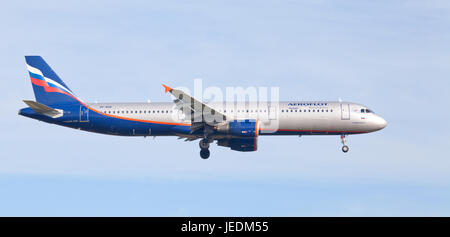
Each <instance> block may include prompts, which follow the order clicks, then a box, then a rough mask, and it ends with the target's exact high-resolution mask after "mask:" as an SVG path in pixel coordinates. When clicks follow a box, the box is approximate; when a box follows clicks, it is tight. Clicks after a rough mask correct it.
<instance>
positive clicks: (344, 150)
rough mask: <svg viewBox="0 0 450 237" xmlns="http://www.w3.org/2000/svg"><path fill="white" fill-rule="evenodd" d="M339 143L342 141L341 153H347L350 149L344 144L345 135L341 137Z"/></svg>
mask: <svg viewBox="0 0 450 237" xmlns="http://www.w3.org/2000/svg"><path fill="white" fill-rule="evenodd" d="M341 141H342V145H343V146H342V152H344V153H347V152H348V150H349V149H350V148H348V146H347V145H346V144H345V142H346V139H345V135H341Z"/></svg>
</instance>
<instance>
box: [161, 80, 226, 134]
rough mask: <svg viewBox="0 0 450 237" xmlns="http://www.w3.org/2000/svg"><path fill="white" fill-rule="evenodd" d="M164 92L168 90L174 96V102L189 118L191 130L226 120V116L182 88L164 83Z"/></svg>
mask: <svg viewBox="0 0 450 237" xmlns="http://www.w3.org/2000/svg"><path fill="white" fill-rule="evenodd" d="M163 86H164V89H165V92H166V93H167V92H170V93H171V94H172V95H173V96H174V97H175V100H174V103H175V104H176V106H177V108H178V109H180V110H181V111H182V112H183V114H184V115H185V116H186V118H187V119H190V120H191V124H192V125H191V130H193V131H196V130H198V129H200V128H203V127H204V126H205V124H207V125H210V126H213V125H214V124H217V123H220V122H222V121H225V120H227V118H226V116H225V115H224V114H222V113H220V112H219V111H217V110H215V109H213V108H211V107H209V106H208V105H206V104H204V103H202V102H200V101H198V100H196V99H195V98H193V97H192V96H190V95H189V94H187V93H185V92H183V91H182V90H178V89H173V88H171V87H168V86H166V85H164V84H163Z"/></svg>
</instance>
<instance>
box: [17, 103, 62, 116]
mask: <svg viewBox="0 0 450 237" xmlns="http://www.w3.org/2000/svg"><path fill="white" fill-rule="evenodd" d="M23 102H25V104H27V105H28V106H29V107H30V108H31V109H32V110H34V112H36V113H39V114H43V115H46V116H49V117H51V118H58V117H61V116H63V111H62V110H60V109H53V108H50V107H48V106H47V105H44V104H41V103H38V102H36V101H32V100H24V101H23Z"/></svg>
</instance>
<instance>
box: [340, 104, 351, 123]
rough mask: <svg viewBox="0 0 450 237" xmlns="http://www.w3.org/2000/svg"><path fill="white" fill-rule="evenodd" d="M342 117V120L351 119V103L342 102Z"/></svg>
mask: <svg viewBox="0 0 450 237" xmlns="http://www.w3.org/2000/svg"><path fill="white" fill-rule="evenodd" d="M341 119H342V120H349V119H350V104H342V103H341Z"/></svg>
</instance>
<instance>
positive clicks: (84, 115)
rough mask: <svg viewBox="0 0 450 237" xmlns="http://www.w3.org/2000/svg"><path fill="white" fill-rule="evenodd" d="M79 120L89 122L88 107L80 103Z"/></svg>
mask: <svg viewBox="0 0 450 237" xmlns="http://www.w3.org/2000/svg"><path fill="white" fill-rule="evenodd" d="M80 122H89V109H88V108H86V106H84V105H80Z"/></svg>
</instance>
